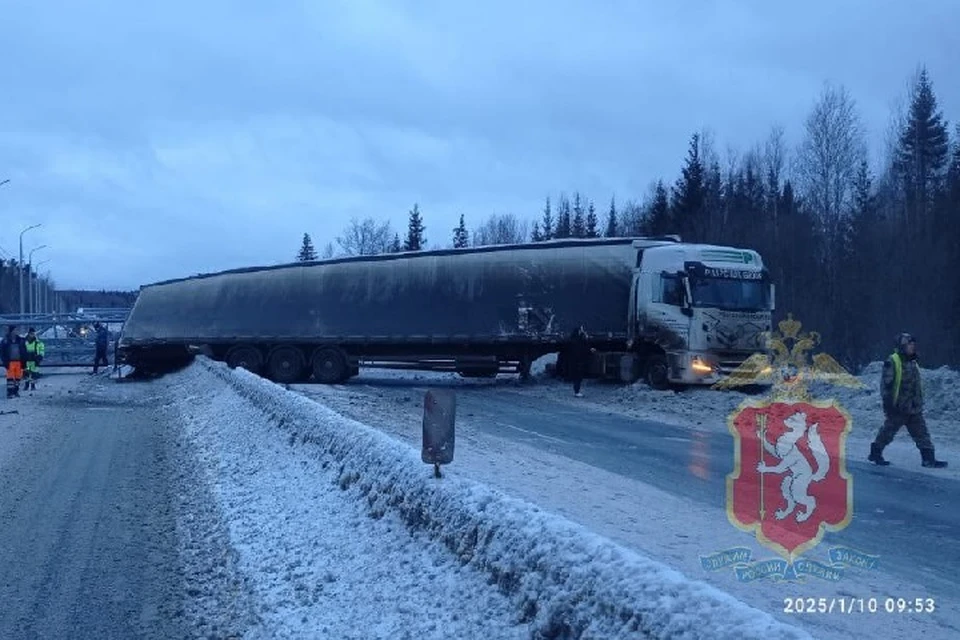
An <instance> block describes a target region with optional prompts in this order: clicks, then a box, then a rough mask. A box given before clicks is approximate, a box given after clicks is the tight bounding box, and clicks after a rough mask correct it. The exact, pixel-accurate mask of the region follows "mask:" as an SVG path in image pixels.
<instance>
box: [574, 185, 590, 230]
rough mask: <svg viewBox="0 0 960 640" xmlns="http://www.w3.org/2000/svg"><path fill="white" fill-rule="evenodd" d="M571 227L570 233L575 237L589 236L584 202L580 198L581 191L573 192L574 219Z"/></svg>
mask: <svg viewBox="0 0 960 640" xmlns="http://www.w3.org/2000/svg"><path fill="white" fill-rule="evenodd" d="M570 227H571V228H570V235H572V236H573V237H574V238H585V237H586V236H587V223H586V220H585V219H584V216H583V203H582V202H581V200H580V192H579V191H576V192H574V194H573V221H572V223H571V225H570Z"/></svg>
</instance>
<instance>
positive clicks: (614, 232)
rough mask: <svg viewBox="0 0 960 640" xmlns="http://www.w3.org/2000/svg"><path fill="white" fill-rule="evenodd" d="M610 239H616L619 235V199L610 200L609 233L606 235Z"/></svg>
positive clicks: (608, 214)
mask: <svg viewBox="0 0 960 640" xmlns="http://www.w3.org/2000/svg"><path fill="white" fill-rule="evenodd" d="M603 235H605V236H606V237H608V238H616V237H617V236H618V235H619V233H618V229H617V199H616V197H613V198H610V211H609V212H608V213H607V231H606V233H604V234H603Z"/></svg>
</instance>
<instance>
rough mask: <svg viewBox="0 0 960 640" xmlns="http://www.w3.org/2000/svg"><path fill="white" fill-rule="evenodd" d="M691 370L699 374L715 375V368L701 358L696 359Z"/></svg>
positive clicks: (691, 365)
mask: <svg viewBox="0 0 960 640" xmlns="http://www.w3.org/2000/svg"><path fill="white" fill-rule="evenodd" d="M690 368H691V369H693V370H694V371H696V372H697V373H713V367H712V366H711V365H710V364H709V363H707V362H704V361H703V360H701V359H700V358H694V359H693V362H691V363H690Z"/></svg>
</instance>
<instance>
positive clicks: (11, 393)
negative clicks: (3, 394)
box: [0, 325, 27, 398]
mask: <svg viewBox="0 0 960 640" xmlns="http://www.w3.org/2000/svg"><path fill="white" fill-rule="evenodd" d="M26 357H27V349H26V345H25V344H24V342H23V338H22V337H20V334H18V333H17V328H16V327H15V326H14V325H10V326H9V327H7V335H6V336H4V338H3V341H2V342H0V361H2V362H3V368H4V369H6V371H7V397H8V398H17V397H19V396H20V379H21V378H22V377H23V362H24V360H25V359H26Z"/></svg>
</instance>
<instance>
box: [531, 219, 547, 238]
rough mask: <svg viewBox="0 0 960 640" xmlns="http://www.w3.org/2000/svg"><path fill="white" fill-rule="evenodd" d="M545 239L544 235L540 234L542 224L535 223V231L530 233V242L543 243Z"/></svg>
mask: <svg viewBox="0 0 960 640" xmlns="http://www.w3.org/2000/svg"><path fill="white" fill-rule="evenodd" d="M543 239H544V237H543V234H542V233H540V222H539V221H535V222H534V223H533V231H531V232H530V242H541V241H543Z"/></svg>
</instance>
